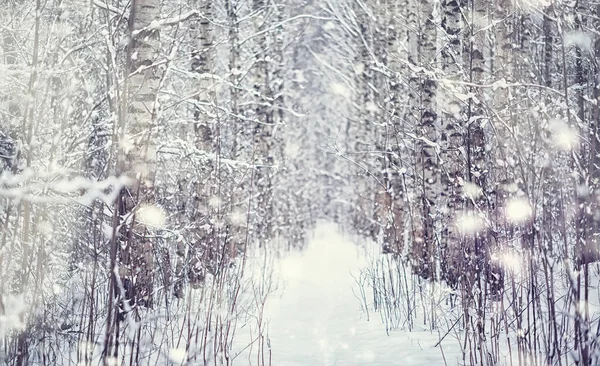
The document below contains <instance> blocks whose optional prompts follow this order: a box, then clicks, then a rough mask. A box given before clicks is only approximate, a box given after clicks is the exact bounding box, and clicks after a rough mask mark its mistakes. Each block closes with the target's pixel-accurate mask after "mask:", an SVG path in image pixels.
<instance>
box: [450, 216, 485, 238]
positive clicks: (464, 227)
mask: <svg viewBox="0 0 600 366" xmlns="http://www.w3.org/2000/svg"><path fill="white" fill-rule="evenodd" d="M456 227H457V228H458V231H459V232H460V233H461V234H463V235H475V234H477V233H478V232H480V231H481V230H482V229H483V228H484V227H485V220H484V219H483V217H481V216H480V215H477V214H475V213H472V212H464V213H461V214H459V215H458V216H457V218H456Z"/></svg>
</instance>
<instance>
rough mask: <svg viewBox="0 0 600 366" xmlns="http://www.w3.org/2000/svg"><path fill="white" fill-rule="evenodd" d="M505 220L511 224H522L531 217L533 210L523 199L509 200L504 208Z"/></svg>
mask: <svg viewBox="0 0 600 366" xmlns="http://www.w3.org/2000/svg"><path fill="white" fill-rule="evenodd" d="M504 213H505V215H506V219H507V220H508V221H509V222H511V223H513V224H520V223H524V222H526V221H527V220H529V219H530V218H531V216H532V215H533V209H532V208H531V205H530V204H529V202H528V201H527V200H526V199H524V198H515V199H512V200H510V201H509V202H508V203H507V204H506V207H505V208H504Z"/></svg>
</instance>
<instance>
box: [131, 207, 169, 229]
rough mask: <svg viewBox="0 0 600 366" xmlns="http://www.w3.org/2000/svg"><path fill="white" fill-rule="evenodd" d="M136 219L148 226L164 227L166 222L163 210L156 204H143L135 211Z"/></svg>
mask: <svg viewBox="0 0 600 366" xmlns="http://www.w3.org/2000/svg"><path fill="white" fill-rule="evenodd" d="M136 218H137V221H138V222H139V223H141V224H144V225H146V226H149V227H154V228H164V227H165V226H166V222H167V215H166V214H165V211H164V210H163V209H162V208H161V207H159V206H156V205H151V204H143V205H141V206H140V208H139V209H138V211H137V213H136Z"/></svg>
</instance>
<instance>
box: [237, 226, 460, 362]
mask: <svg viewBox="0 0 600 366" xmlns="http://www.w3.org/2000/svg"><path fill="white" fill-rule="evenodd" d="M355 240H356V239H353V238H351V237H348V236H346V235H344V234H342V233H340V232H339V230H338V228H337V226H336V225H334V224H328V223H325V224H321V225H320V226H319V227H318V228H317V229H316V230H315V232H314V234H313V237H312V239H311V240H310V242H309V244H308V246H307V247H306V248H305V249H304V250H302V251H300V252H298V251H294V252H291V253H289V254H287V255H286V256H285V257H283V258H278V259H275V260H274V263H273V264H274V268H275V269H274V271H273V276H272V278H273V279H274V282H275V283H276V284H277V286H275V287H274V290H273V292H272V293H271V294H270V295H269V298H268V301H267V302H266V307H265V319H266V321H267V325H268V343H267V345H268V346H270V350H271V357H272V360H271V362H272V365H278V366H300V365H307V366H309V365H323V366H326V365H327V366H328V365H374V366H375V365H431V366H434V365H457V364H459V359H461V358H462V357H461V353H460V348H459V345H458V343H457V342H456V339H453V338H452V337H448V339H447V341H444V342H443V343H442V347H443V352H442V349H440V346H437V347H435V345H436V343H438V341H439V339H440V334H438V332H437V331H435V332H430V331H415V330H413V331H412V332H408V331H400V330H398V331H390V332H389V334H388V333H387V332H386V330H385V325H384V324H383V322H382V321H381V317H380V314H379V313H373V312H371V309H369V310H365V309H364V306H363V307H361V300H360V299H361V295H360V293H361V291H360V288H359V286H358V283H357V281H356V278H357V277H358V275H359V273H360V271H361V269H363V268H365V266H367V263H368V255H367V254H365V253H366V251H365V248H364V246H363V247H361V246H360V245H357V244H356V243H355V242H354V241H355ZM369 292H370V289H367V290H366V297H367V303H368V302H369V300H368V297H369ZM240 356H242V355H240ZM241 358H245V357H244V356H242V357H241ZM247 361H248V362H250V363H252V364H254V363H255V362H253V361H254V360H252V357H249V359H247ZM244 362H245V361H241V362H240V364H242V363H244ZM236 363H237V362H236ZM244 364H245V363H244Z"/></svg>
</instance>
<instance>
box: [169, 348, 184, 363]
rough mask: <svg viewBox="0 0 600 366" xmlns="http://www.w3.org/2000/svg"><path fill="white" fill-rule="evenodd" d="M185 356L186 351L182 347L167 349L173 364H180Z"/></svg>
mask: <svg viewBox="0 0 600 366" xmlns="http://www.w3.org/2000/svg"><path fill="white" fill-rule="evenodd" d="M186 358H187V352H186V351H185V349H183V348H171V349H170V350H169V360H170V361H171V362H173V363H175V364H182V363H184V362H185V360H186Z"/></svg>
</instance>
